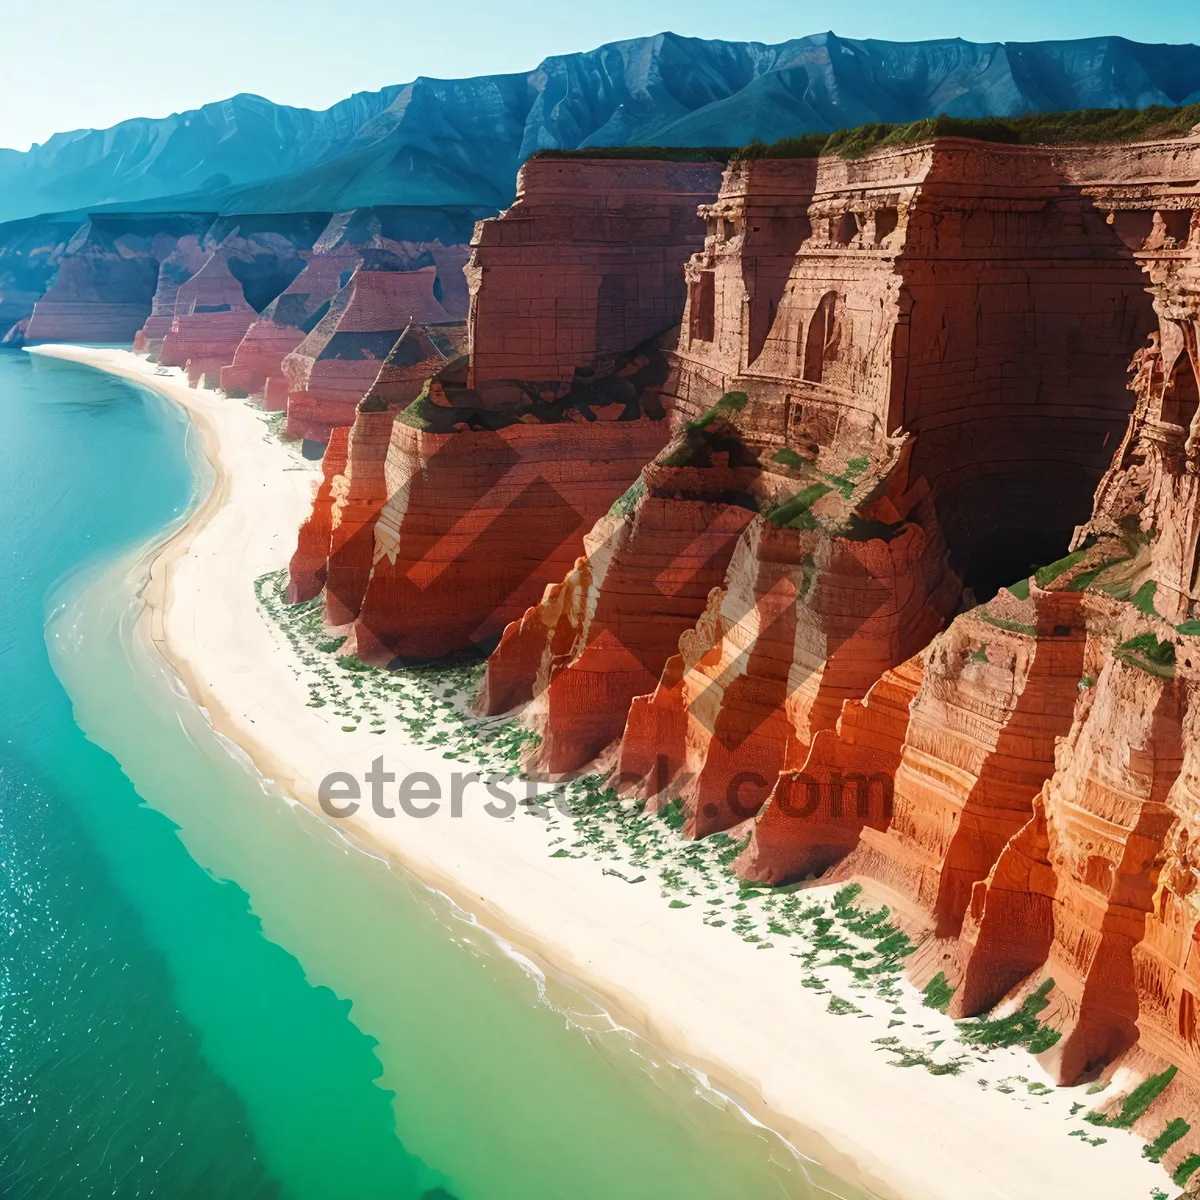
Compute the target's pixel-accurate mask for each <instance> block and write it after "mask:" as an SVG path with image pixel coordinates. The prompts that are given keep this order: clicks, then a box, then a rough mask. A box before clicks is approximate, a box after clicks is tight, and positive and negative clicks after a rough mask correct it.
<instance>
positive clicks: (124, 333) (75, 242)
mask: <svg viewBox="0 0 1200 1200" xmlns="http://www.w3.org/2000/svg"><path fill="white" fill-rule="evenodd" d="M210 220H211V217H210V216H209V215H208V214H196V213H94V214H92V215H91V216H90V217H89V218H88V219H87V222H86V223H85V224H84V225H83V226H81V227H80V228H79V230H78V232H77V233H76V234H75V236H74V237H73V238H72V239H71V241H70V243H69V244H68V246H67V248H66V251H65V252H64V254H63V255H62V258H61V260H60V261H59V263H58V274H57V277H56V278H55V280H54V283H53V284H52V286H50V287H49V288H48V289H47V291H46V292H45V294H44V295H42V296H41V297H40V298H39V299H38V300H37V302H36V303H35V304H34V306H33V312H32V314H31V316H30V318H29V322H28V326H27V327H26V330H25V338H26V340H27V341H42V342H116V343H130V342H132V341H133V338H134V336H135V335H136V333H137V332H138V330H139V329H140V328H141V326H142V324H143V323H144V322H145V320H146V318H147V317H148V316H149V314H150V311H151V304H152V300H153V296H154V291H155V287H156V284H157V280H158V272H159V266H160V264H161V262H162V261H163V260H164V259H166V258H167V257H169V256H170V254H171V252H172V251H173V250H174V249H175V246H176V243H177V242H178V240H179V239H180V238H181V237H187V236H194V235H195V233H196V231H197V230H200V229H203V228H204V227H205V226H206V225H207V224H208V223H209V222H210Z"/></svg>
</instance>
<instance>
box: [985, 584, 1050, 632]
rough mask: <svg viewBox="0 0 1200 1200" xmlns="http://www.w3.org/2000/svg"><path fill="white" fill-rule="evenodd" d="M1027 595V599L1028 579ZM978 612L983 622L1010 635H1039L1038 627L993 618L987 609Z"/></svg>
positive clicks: (1026, 592)
mask: <svg viewBox="0 0 1200 1200" xmlns="http://www.w3.org/2000/svg"><path fill="white" fill-rule="evenodd" d="M1008 590H1009V591H1010V592H1011V591H1012V588H1009V589H1008ZM1015 594H1016V593H1014V595H1015ZM1025 594H1026V597H1027V596H1028V594H1029V580H1028V579H1027V580H1026V581H1025ZM1023 598H1024V597H1018V599H1023ZM978 612H979V615H980V617H981V618H982V619H983V620H985V621H986V622H987V623H988V624H989V625H994V626H995V627H996V628H997V629H1007V630H1008V632H1009V633H1024V634H1026V635H1028V636H1029V637H1033V635H1034V634H1035V633H1037V626H1036V625H1026V624H1024V623H1023V622H1021V621H1008V620H1005V619H1004V618H1003V617H993V616H992V614H991V613H990V612H988V610H987V609H986V608H981V609H979V610H978Z"/></svg>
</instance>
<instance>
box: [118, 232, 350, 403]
mask: <svg viewBox="0 0 1200 1200" xmlns="http://www.w3.org/2000/svg"><path fill="white" fill-rule="evenodd" d="M327 221H328V214H321V213H298V214H295V215H282V216H266V217H246V218H238V219H236V220H234V219H232V218H221V219H220V220H218V221H217V222H216V223H215V224H214V225H213V226H212V227H211V228H210V229H209V230H208V231H207V232H206V234H205V236H204V240H203V244H204V246H205V247H208V246H211V247H212V249H211V251H210V253H208V255H207V256H206V257H205V259H204V261H203V263H202V264H201V265H200V267H199V268H198V269H197V270H196V272H195V273H194V274H193V275H191V276H190V277H189V278H188V279H187V280H185V281H183V282H182V283H180V284H179V285H178V287H177V288H175V295H174V313H173V316H172V318H171V323H170V327H169V329H168V330H167V331H166V333H165V334H164V336H163V341H162V346H161V348H160V349H159V352H158V358H159V361H160V362H162V363H163V365H164V366H175V367H184V368H186V370H187V375H188V381H189V382H190V383H191V384H192V386H193V387H195V386H196V385H197V384H198V383H200V382H201V381H204V382H205V383H206V384H207V385H208V386H212V387H217V386H219V385H220V376H221V368H222V367H224V366H227V365H229V364H231V363H232V362H233V358H234V355H235V354H236V352H237V348H238V346H239V345H240V344H241V341H242V339H243V337H245V335H246V332H247V330H248V329H249V328H250V326H251V325H252V324H253V323H254V321H255V320H256V319H257V316H258V313H259V312H260V311H261V310H262V309H263V308H265V307H266V305H267V304H269V303H270V302H271V301H272V300H273V299H275V297H276V296H278V295H279V294H280V292H282V291H283V290H284V289H285V288H286V287H287V286H288V285H289V284H290V283H291V282H292V281H293V280H295V278H296V277H297V276H298V275H299V274H300V273H301V272H302V271H303V270H304V267H305V258H304V252H305V251H308V250H309V249H311V247H312V245H313V243H314V241H315V240H316V238H317V236H318V234H319V233H320V231H321V229H322V228H323V227H324V226H325V224H326V223H327ZM189 249H190V248H189ZM175 273H176V271H175V269H174V264H173V269H172V271H171V275H172V276H174V275H175ZM172 286H173V284H172V283H171V282H168V283H167V285H166V290H167V291H168V292H169V291H170V289H171V287H172ZM164 299H165V297H164ZM151 340H152V334H151V332H150V331H148V330H147V329H145V328H143V331H142V337H141V339H140V341H139V345H146V346H147V347H148V346H149V343H150V342H151Z"/></svg>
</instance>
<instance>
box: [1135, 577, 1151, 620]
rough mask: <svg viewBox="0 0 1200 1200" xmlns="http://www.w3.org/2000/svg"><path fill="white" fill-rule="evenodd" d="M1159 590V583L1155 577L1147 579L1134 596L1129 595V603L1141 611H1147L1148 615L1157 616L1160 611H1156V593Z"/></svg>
mask: <svg viewBox="0 0 1200 1200" xmlns="http://www.w3.org/2000/svg"><path fill="white" fill-rule="evenodd" d="M1157 590H1158V584H1157V583H1155V582H1154V580H1153V579H1147V580H1146V582H1145V583H1143V584H1142V586H1141V587H1140V588H1138V590H1137V591H1136V592H1134V594H1133V595H1132V596H1130V597H1129V603H1130V604H1132V605H1133V607H1134V608H1136V609H1137V610H1138V612H1140V613H1145V614H1146V616H1148V617H1157V616H1158V613H1157V612H1155V611H1154V593H1155V592H1156V591H1157Z"/></svg>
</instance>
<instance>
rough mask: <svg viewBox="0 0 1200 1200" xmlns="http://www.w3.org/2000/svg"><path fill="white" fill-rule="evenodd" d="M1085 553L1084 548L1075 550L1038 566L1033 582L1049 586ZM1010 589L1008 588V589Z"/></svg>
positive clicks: (1041, 586)
mask: <svg viewBox="0 0 1200 1200" xmlns="http://www.w3.org/2000/svg"><path fill="white" fill-rule="evenodd" d="M1086 553H1087V551H1086V550H1076V551H1075V552H1074V553H1073V554H1068V555H1066V557H1064V558H1060V559H1059V560H1058V561H1057V562H1052V563H1050V564H1049V565H1048V566H1045V567H1038V569H1037V570H1036V571H1035V572H1034V573H1033V582H1034V583H1036V584H1037V585H1038V587H1040V588H1045V587H1049V586H1050V584H1052V583H1053V582H1054V581H1055V580H1056V579H1057V578H1058V577H1059V576H1060V575H1062V574H1064V573H1065V572H1066V571H1069V570H1070V569H1071V568H1072V567H1073V566H1074V565H1075V564H1076V563H1077V562H1079V560H1080V559H1082V558H1083V556H1084V555H1085V554H1086ZM1011 590H1012V589H1011V588H1010V589H1009V591H1011Z"/></svg>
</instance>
